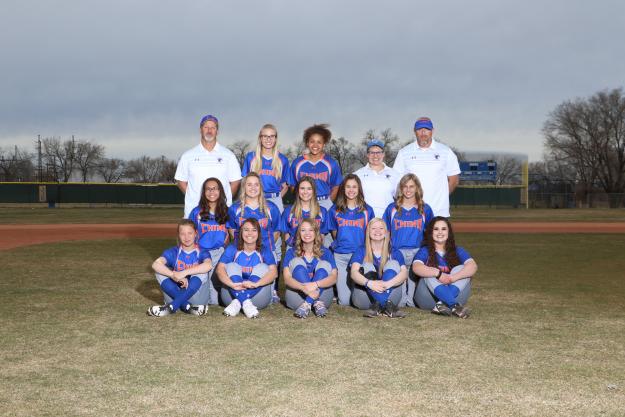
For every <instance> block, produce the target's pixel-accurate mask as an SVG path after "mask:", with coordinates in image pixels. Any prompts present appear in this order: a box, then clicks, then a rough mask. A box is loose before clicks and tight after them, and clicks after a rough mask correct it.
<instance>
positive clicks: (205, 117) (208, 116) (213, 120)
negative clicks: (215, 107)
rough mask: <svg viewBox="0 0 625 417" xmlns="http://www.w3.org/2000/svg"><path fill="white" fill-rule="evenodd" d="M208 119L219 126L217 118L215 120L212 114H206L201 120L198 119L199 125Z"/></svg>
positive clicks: (202, 124)
mask: <svg viewBox="0 0 625 417" xmlns="http://www.w3.org/2000/svg"><path fill="white" fill-rule="evenodd" d="M209 120H210V121H211V122H215V124H216V125H217V127H219V120H217V118H216V117H215V116H213V115H212V114H207V115H206V116H204V117H202V120H201V121H200V127H202V126H204V123H206V122H208V121H209Z"/></svg>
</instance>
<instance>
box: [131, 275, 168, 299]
mask: <svg viewBox="0 0 625 417" xmlns="http://www.w3.org/2000/svg"><path fill="white" fill-rule="evenodd" d="M135 291H137V292H138V293H139V294H141V295H142V296H144V297H145V298H147V299H148V300H150V301H152V302H154V303H155V304H162V303H163V293H162V292H161V287H159V286H158V282H157V281H156V279H146V280H143V281H141V282H140V283H139V284H138V285H137V286H136V287H135Z"/></svg>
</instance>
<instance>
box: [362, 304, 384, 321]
mask: <svg viewBox="0 0 625 417" xmlns="http://www.w3.org/2000/svg"><path fill="white" fill-rule="evenodd" d="M381 313H382V307H381V306H380V303H378V302H377V301H374V302H373V304H371V308H369V309H368V310H367V311H365V312H364V314H363V317H368V318H373V317H378V316H379V315H380V314H381Z"/></svg>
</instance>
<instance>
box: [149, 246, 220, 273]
mask: <svg viewBox="0 0 625 417" xmlns="http://www.w3.org/2000/svg"><path fill="white" fill-rule="evenodd" d="M161 256H162V257H163V258H165V265H166V266H167V268H169V269H171V270H172V271H184V270H185V269H188V268H191V267H192V266H196V265H199V264H201V263H203V262H204V261H205V260H207V259H211V254H210V252H209V251H208V250H206V249H200V248H196V249H194V250H192V251H191V252H185V251H184V250H183V249H182V247H181V246H173V247H171V248H168V249H165V250H164V251H163V253H162V254H161Z"/></svg>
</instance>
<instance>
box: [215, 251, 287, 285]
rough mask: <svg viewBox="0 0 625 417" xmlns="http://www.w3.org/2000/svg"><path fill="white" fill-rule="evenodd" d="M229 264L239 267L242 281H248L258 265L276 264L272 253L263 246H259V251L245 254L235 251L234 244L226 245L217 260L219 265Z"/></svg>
mask: <svg viewBox="0 0 625 417" xmlns="http://www.w3.org/2000/svg"><path fill="white" fill-rule="evenodd" d="M231 262H234V263H236V264H238V265H241V269H242V270H243V279H248V278H249V276H250V275H251V273H252V269H253V268H254V267H255V266H256V265H258V264H265V265H267V266H269V265H275V264H276V260H275V258H274V257H273V253H272V252H271V251H270V250H269V249H268V248H267V247H265V246H261V248H260V251H253V252H245V251H242V250H241V251H240V250H237V246H236V245H235V244H232V245H228V247H227V248H226V250H225V251H224V253H223V255H221V258H219V263H220V264H224V265H225V264H229V263H231ZM261 278H262V277H261Z"/></svg>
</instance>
